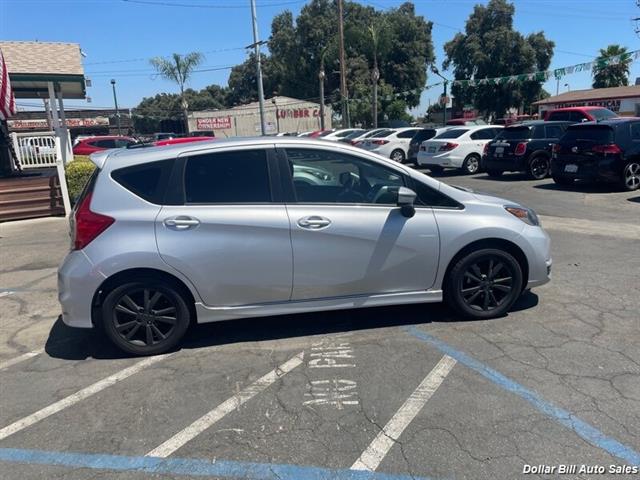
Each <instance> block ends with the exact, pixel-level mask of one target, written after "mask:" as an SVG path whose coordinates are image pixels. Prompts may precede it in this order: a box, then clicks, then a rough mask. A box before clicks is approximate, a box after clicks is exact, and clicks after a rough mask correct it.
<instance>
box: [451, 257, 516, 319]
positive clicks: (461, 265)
mask: <svg viewBox="0 0 640 480" xmlns="http://www.w3.org/2000/svg"><path fill="white" fill-rule="evenodd" d="M522 282H523V278H522V269H521V268H520V265H519V264H518V262H517V260H516V259H515V258H514V257H513V256H512V255H511V254H509V253H508V252H505V251H504V250H499V249H494V248H485V249H481V250H476V251H475V252H471V253H468V254H466V255H464V256H463V257H462V258H460V259H458V260H457V261H456V263H455V265H453V267H452V268H451V270H450V272H449V274H448V276H447V278H446V279H445V289H444V294H445V300H446V302H447V304H448V305H449V306H450V307H451V308H453V309H454V310H455V311H456V312H457V313H459V314H460V315H462V316H463V317H465V318H478V319H483V318H493V317H499V316H501V315H504V314H505V313H506V312H507V311H508V310H509V309H510V308H511V306H512V305H513V304H514V302H515V301H516V300H517V299H518V297H519V296H520V293H521V292H522Z"/></svg>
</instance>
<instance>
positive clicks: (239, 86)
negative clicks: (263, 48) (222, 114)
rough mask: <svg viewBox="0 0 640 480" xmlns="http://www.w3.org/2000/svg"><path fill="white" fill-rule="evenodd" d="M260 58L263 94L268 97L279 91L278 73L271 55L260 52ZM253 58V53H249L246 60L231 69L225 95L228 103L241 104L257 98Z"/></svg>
mask: <svg viewBox="0 0 640 480" xmlns="http://www.w3.org/2000/svg"><path fill="white" fill-rule="evenodd" d="M260 58H261V63H262V86H263V88H264V96H265V97H266V98H270V97H271V96H273V95H274V94H275V93H279V82H278V75H277V72H276V70H275V68H274V67H275V65H274V63H273V61H272V59H271V57H267V56H266V55H265V54H264V53H261V54H260ZM255 59H256V56H255V54H254V53H251V54H250V55H249V58H248V59H247V60H245V61H244V62H243V63H241V64H240V65H236V66H235V67H233V68H232V69H231V74H230V75H229V89H228V91H227V96H226V101H227V103H228V104H229V105H241V104H245V103H249V102H255V101H256V100H258V80H257V78H258V73H257V71H256V60H255Z"/></svg>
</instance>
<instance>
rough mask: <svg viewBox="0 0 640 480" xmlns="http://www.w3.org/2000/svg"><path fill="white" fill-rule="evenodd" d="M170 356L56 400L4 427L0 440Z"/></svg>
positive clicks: (148, 361)
mask: <svg viewBox="0 0 640 480" xmlns="http://www.w3.org/2000/svg"><path fill="white" fill-rule="evenodd" d="M170 355H172V354H165V355H158V356H155V357H149V358H145V359H144V360H142V361H140V362H138V363H135V364H133V365H132V366H130V367H128V368H125V369H124V370H120V371H119V372H116V373H114V374H113V375H109V376H108V377H106V378H103V379H102V380H100V381H98V382H96V383H94V384H92V385H89V386H88V387H86V388H83V389H82V390H79V391H77V392H76V393H73V394H71V395H69V396H68V397H65V398H63V399H62V400H58V401H57V402H55V403H52V404H51V405H49V406H48V407H44V408H43V409H42V410H38V411H37V412H35V413H32V414H31V415H29V416H28V417H24V418H22V419H20V420H18V421H17V422H14V423H12V424H11V425H8V426H6V427H4V428H3V429H2V430H0V440H3V439H5V438H7V437H8V436H9V435H13V434H14V433H16V432H19V431H20V430H23V429H25V428H27V427H30V426H31V425H33V424H34V423H37V422H39V421H40V420H43V419H45V418H47V417H49V416H51V415H53V414H54V413H58V412H59V411H61V410H64V409H65V408H67V407H70V406H71V405H74V404H76V403H78V402H79V401H81V400H84V399H85V398H88V397H90V396H92V395H95V394H96V393H98V392H100V391H102V390H104V389H105V388H107V387H110V386H111V385H114V384H116V383H118V382H120V381H122V380H124V379H125V378H128V377H130V376H131V375H134V374H136V373H138V372H139V371H140V370H143V369H144V368H146V367H149V366H151V365H153V364H154V363H158V362H160V361H161V360H164V359H165V358H167V357H168V356H170Z"/></svg>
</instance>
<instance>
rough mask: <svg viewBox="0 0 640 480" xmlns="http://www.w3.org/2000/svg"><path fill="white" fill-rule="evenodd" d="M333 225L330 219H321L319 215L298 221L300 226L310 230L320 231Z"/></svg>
mask: <svg viewBox="0 0 640 480" xmlns="http://www.w3.org/2000/svg"><path fill="white" fill-rule="evenodd" d="M329 225H331V220H329V219H328V218H324V217H320V216H318V215H311V216H310V217H302V218H301V219H299V220H298V226H299V227H301V228H306V229H308V230H320V229H322V228H325V227H328V226H329Z"/></svg>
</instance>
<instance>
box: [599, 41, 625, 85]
mask: <svg viewBox="0 0 640 480" xmlns="http://www.w3.org/2000/svg"><path fill="white" fill-rule="evenodd" d="M616 55H624V57H623V59H622V60H621V61H620V62H617V63H615V64H613V63H611V62H610V61H609V60H608V58H609V57H614V56H616ZM630 67H631V55H629V54H628V53H627V49H626V47H621V46H620V45H609V46H608V47H607V48H603V49H601V50H600V55H599V56H598V58H596V65H595V66H594V67H593V88H607V87H622V86H626V85H629V72H630Z"/></svg>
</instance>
